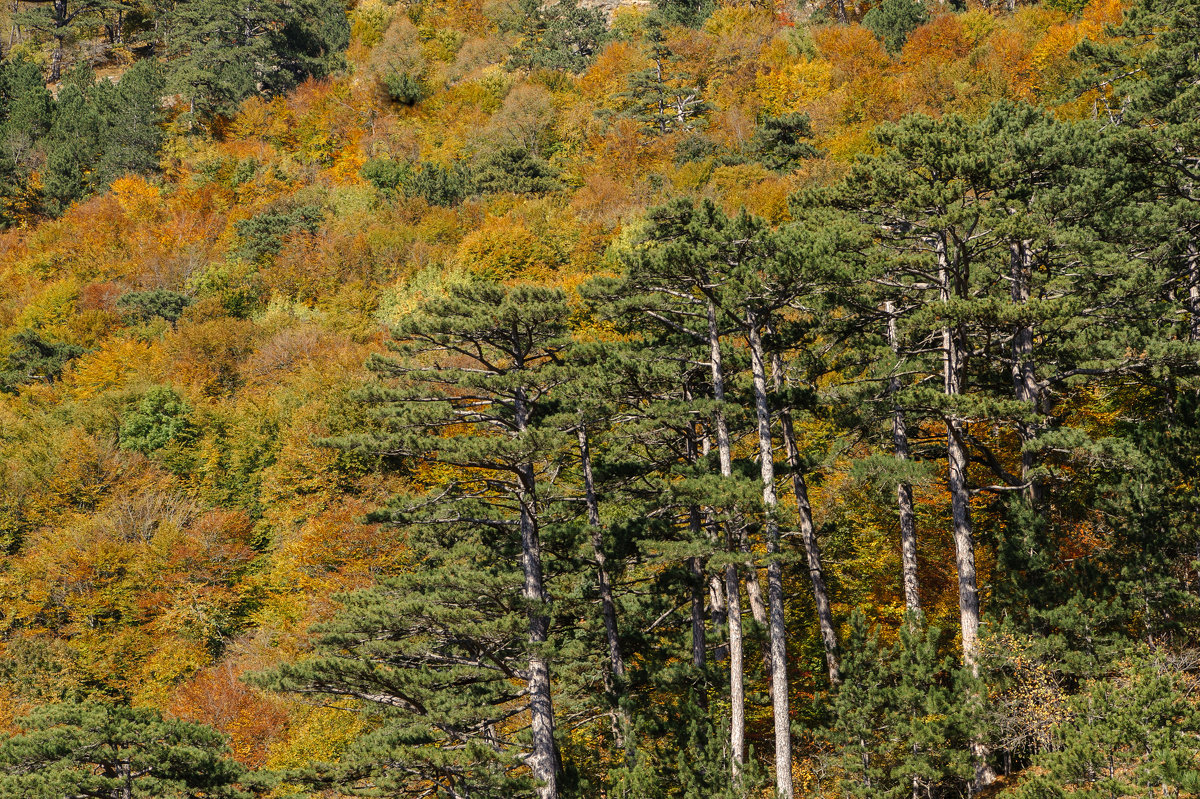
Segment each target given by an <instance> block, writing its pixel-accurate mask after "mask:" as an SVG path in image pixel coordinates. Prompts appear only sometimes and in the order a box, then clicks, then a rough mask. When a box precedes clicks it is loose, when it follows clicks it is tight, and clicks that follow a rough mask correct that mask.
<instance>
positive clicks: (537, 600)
mask: <svg viewBox="0 0 1200 799" xmlns="http://www.w3.org/2000/svg"><path fill="white" fill-rule="evenodd" d="M513 409H514V415H515V417H516V427H517V430H518V432H522V433H523V432H525V430H526V428H527V426H528V409H527V407H526V402H525V397H524V392H523V391H522V390H520V389H518V393H517V397H516V399H515V400H514V402H513ZM517 473H518V480H519V481H520V487H519V491H518V502H520V505H521V514H520V528H521V570H522V572H523V574H524V577H525V583H524V587H523V590H522V597H523V598H524V600H525V602H526V603H527V604H528V606H529V643H530V648H529V677H528V679H529V682H528V688H527V690H528V693H529V715H530V727H531V731H532V735H533V752H532V754H531V755H530V758H529V766H530V769H531V770H532V771H533V776H534V779H536V780H537V781H538V782H539V783H541V784H540V785H539V786H538V789H537V790H538V797H539V799H558V770H559V769H558V748H557V746H556V745H555V742H554V703H553V700H552V698H551V694H550V667H549V665H548V664H547V662H546V658H545V655H544V654H543V652H542V646H543V645H544V644H545V643H546V641H547V640H549V637H550V619H549V617H548V616H547V615H546V612H545V610H544V605H545V602H546V589H545V585H544V583H543V581H542V545H541V541H540V539H539V536H538V527H537V512H536V507H535V503H536V501H537V493H536V481H535V478H534V470H533V465H532V464H528V463H527V464H522V465H521V466H520V467H518V469H517Z"/></svg>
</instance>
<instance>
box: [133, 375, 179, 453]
mask: <svg viewBox="0 0 1200 799" xmlns="http://www.w3.org/2000/svg"><path fill="white" fill-rule="evenodd" d="M191 416H192V407H191V405H190V404H189V403H188V402H187V400H185V399H184V398H183V397H181V396H179V394H178V393H176V391H175V389H173V388H171V387H170V386H155V387H154V388H152V389H150V390H149V391H147V392H146V393H145V394H144V395H143V396H142V398H141V399H140V400H139V401H138V403H137V404H136V405H134V406H133V407H132V408H130V409H129V410H128V411H126V413H125V415H124V416H123V417H122V418H121V438H120V442H121V448H122V449H128V450H133V451H134V452H140V453H142V454H143V455H150V454H152V453H154V452H157V451H158V450H160V449H162V448H163V447H165V446H167V445H168V444H171V443H173V442H177V443H184V444H186V443H187V442H189V441H191V440H192V439H193V438H194V437H195V435H196V429H195V426H194V425H193V424H192V420H191Z"/></svg>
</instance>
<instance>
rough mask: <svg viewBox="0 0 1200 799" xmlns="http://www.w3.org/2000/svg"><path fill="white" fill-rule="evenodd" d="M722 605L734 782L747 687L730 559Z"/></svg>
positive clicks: (741, 753) (742, 750) (742, 753)
mask: <svg viewBox="0 0 1200 799" xmlns="http://www.w3.org/2000/svg"><path fill="white" fill-rule="evenodd" d="M732 543H733V542H732V541H730V544H731V545H732ZM725 605H726V609H727V613H728V618H729V756H730V772H731V774H732V775H733V779H734V781H735V782H736V781H737V780H738V779H739V778H740V777H741V776H742V767H743V766H744V765H745V763H746V689H745V684H744V681H743V677H742V675H743V672H744V666H743V663H742V600H741V597H740V596H739V595H738V574H737V567H736V566H734V565H733V564H732V563H730V564H729V565H727V566H726V567H725Z"/></svg>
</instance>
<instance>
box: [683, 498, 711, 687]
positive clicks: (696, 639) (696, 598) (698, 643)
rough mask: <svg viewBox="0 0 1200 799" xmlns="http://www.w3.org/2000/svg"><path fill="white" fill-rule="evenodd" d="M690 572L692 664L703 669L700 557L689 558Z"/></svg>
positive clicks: (702, 592) (703, 627)
mask: <svg viewBox="0 0 1200 799" xmlns="http://www.w3.org/2000/svg"><path fill="white" fill-rule="evenodd" d="M694 529H696V530H699V529H700V514H699V512H696V517H695V522H694ZM687 567H688V572H689V573H690V574H691V576H692V665H693V666H695V667H696V669H697V670H699V671H703V670H704V664H705V662H706V661H707V652H706V650H707V647H706V643H705V626H704V567H703V566H701V565H700V559H699V558H688V561H687Z"/></svg>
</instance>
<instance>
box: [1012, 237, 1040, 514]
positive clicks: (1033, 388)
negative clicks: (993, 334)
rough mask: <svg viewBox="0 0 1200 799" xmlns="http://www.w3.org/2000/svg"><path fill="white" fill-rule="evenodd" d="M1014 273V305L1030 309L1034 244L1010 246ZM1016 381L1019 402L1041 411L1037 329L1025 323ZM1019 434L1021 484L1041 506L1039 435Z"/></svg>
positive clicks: (1025, 429)
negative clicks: (1032, 447)
mask: <svg viewBox="0 0 1200 799" xmlns="http://www.w3.org/2000/svg"><path fill="white" fill-rule="evenodd" d="M1010 250H1011V253H1010V267H1009V268H1010V270H1011V273H1010V275H1009V278H1010V283H1011V293H1012V301H1013V304H1014V305H1027V304H1028V303H1029V297H1030V284H1031V283H1032V282H1033V252H1032V251H1031V250H1030V242H1028V241H1020V242H1013V243H1012V244H1011V245H1010ZM1012 356H1013V365H1012V379H1013V393H1014V394H1015V396H1016V398H1017V401H1018V402H1021V403H1024V404H1026V405H1029V406H1031V410H1035V409H1037V407H1038V387H1037V375H1036V374H1035V373H1034V368H1033V328H1032V327H1031V326H1030V325H1028V324H1025V323H1018V324H1017V325H1016V326H1014V327H1013V342H1012ZM1017 434H1018V436H1019V437H1020V439H1021V480H1022V481H1023V482H1024V483H1025V492H1024V494H1025V499H1026V501H1027V502H1029V504H1031V505H1037V504H1038V503H1039V502H1040V501H1041V498H1042V487H1041V484H1040V481H1038V480H1035V479H1034V478H1033V477H1032V473H1033V469H1034V465H1035V464H1034V454H1033V452H1032V450H1030V448H1029V445H1030V444H1032V442H1033V439H1034V438H1035V436H1036V434H1037V429H1036V427H1035V426H1034V425H1031V424H1029V423H1028V422H1026V421H1023V420H1022V421H1021V422H1019V423H1018V424H1017Z"/></svg>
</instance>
